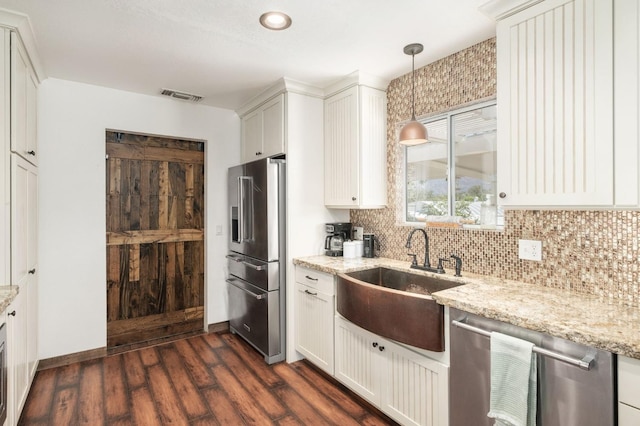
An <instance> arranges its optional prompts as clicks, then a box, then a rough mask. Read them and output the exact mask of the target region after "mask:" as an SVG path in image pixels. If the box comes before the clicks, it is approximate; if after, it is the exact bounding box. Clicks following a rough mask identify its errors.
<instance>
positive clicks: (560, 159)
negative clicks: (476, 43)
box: [497, 0, 637, 207]
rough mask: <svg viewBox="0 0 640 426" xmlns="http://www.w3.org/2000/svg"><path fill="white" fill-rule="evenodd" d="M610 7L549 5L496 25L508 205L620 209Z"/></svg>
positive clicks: (585, 2)
mask: <svg viewBox="0 0 640 426" xmlns="http://www.w3.org/2000/svg"><path fill="white" fill-rule="evenodd" d="M507 3H508V2H507ZM511 3H513V2H511ZM525 3H526V2H525ZM530 3H531V2H528V3H527V4H530ZM612 3H613V1H612V0H545V1H542V2H540V3H537V4H535V5H533V6H531V7H529V8H526V9H524V10H521V11H519V12H517V13H515V14H512V15H509V16H507V17H506V18H504V19H501V20H500V21H498V24H497V41H498V42H497V46H498V51H497V57H498V194H499V196H500V198H499V202H500V203H501V204H502V205H504V206H515V207H520V206H569V207H571V206H574V207H604V206H611V205H613V204H614V158H613V156H614V143H613V137H614V133H613V5H612ZM636 79H637V75H636ZM636 83H637V80H636ZM636 121H637V116H636ZM634 143H637V137H636V139H635V142H634ZM636 150H637V147H636ZM636 164H637V163H636Z"/></svg>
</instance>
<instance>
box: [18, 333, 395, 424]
mask: <svg viewBox="0 0 640 426" xmlns="http://www.w3.org/2000/svg"><path fill="white" fill-rule="evenodd" d="M19 424H20V425H56V426H57V425H92V426H93V425H139V426H152V425H165V424H175V425H250V424H256V425H341V426H343V425H344V426H346V425H372V426H373V425H395V424H396V423H395V422H393V421H392V420H390V419H389V418H387V417H386V416H384V415H383V414H382V413H380V412H379V411H377V410H376V409H375V408H373V407H372V406H370V405H369V404H367V403H366V402H364V401H363V400H362V399H360V398H359V397H357V396H356V395H355V394H353V393H352V392H350V391H349V390H347V389H346V388H345V387H343V386H342V385H340V384H339V383H338V382H336V381H335V380H333V379H332V378H330V377H328V376H326V375H324V374H322V373H320V372H318V371H317V370H315V369H314V368H313V367H311V366H310V364H308V363H306V362H305V361H299V362H296V363H293V364H286V363H279V364H275V365H272V366H269V365H267V364H265V362H264V359H263V358H262V356H261V355H259V354H258V353H257V352H256V351H255V350H254V349H253V348H251V347H250V346H249V345H248V344H247V343H246V342H244V341H243V340H242V339H240V338H238V337H237V336H235V335H233V334H230V333H221V334H218V333H209V334H204V335H200V336H195V337H190V338H188V339H183V340H177V341H174V342H170V343H165V344H162V345H158V346H154V347H147V348H143V349H138V350H135V351H130V352H125V353H120V354H116V355H111V356H108V357H105V358H100V359H96V360H92V361H85V362H79V363H74V364H71V365H67V366H64V367H56V368H51V369H48V370H42V371H39V372H38V373H37V375H36V378H35V380H34V383H33V385H32V387H31V392H30V393H29V397H28V399H27V402H26V404H25V408H24V410H23V412H22V417H21V419H20V422H19Z"/></svg>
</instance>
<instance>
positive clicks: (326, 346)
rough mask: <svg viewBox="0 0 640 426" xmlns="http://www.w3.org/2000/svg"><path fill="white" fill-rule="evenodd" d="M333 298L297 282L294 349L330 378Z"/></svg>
mask: <svg viewBox="0 0 640 426" xmlns="http://www.w3.org/2000/svg"><path fill="white" fill-rule="evenodd" d="M333 299H334V298H333V296H331V295H328V294H325V293H322V292H320V291H318V290H317V289H314V288H312V287H309V286H306V285H304V284H300V283H296V300H295V303H296V311H295V312H296V323H295V324H296V350H297V351H298V352H300V353H301V354H302V355H304V356H305V357H306V358H307V359H308V360H309V361H310V362H312V363H313V364H315V365H316V366H317V367H319V368H321V369H322V370H324V371H326V372H327V373H329V374H331V375H333V332H334V328H333V318H334V309H333V306H334V303H333Z"/></svg>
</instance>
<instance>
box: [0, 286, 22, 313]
mask: <svg viewBox="0 0 640 426" xmlns="http://www.w3.org/2000/svg"><path fill="white" fill-rule="evenodd" d="M17 295H18V286H16V285H0V314H1V313H3V312H4V311H5V310H6V309H7V307H8V306H9V304H10V303H11V302H13V299H15V298H16V296H17Z"/></svg>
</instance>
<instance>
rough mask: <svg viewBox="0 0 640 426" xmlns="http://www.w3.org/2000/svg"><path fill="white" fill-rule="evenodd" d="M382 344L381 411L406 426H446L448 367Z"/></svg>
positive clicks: (391, 345)
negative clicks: (384, 375)
mask: <svg viewBox="0 0 640 426" xmlns="http://www.w3.org/2000/svg"><path fill="white" fill-rule="evenodd" d="M381 344H384V353H385V354H386V364H387V369H386V373H387V375H386V377H385V378H384V381H383V382H382V386H381V389H382V395H381V398H382V405H381V409H382V411H384V412H385V413H387V414H388V415H389V416H390V417H392V418H393V419H395V420H397V421H398V422H399V423H401V424H404V425H409V424H411V425H425V426H426V425H429V426H431V425H434V426H435V425H441V426H445V425H447V424H448V422H449V372H448V367H447V366H446V365H444V364H441V363H439V362H436V361H433V360H430V359H428V358H425V357H424V356H422V355H419V354H417V353H415V352H413V351H410V350H408V349H405V348H403V347H402V346H399V345H397V344H394V343H391V342H385V343H381Z"/></svg>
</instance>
